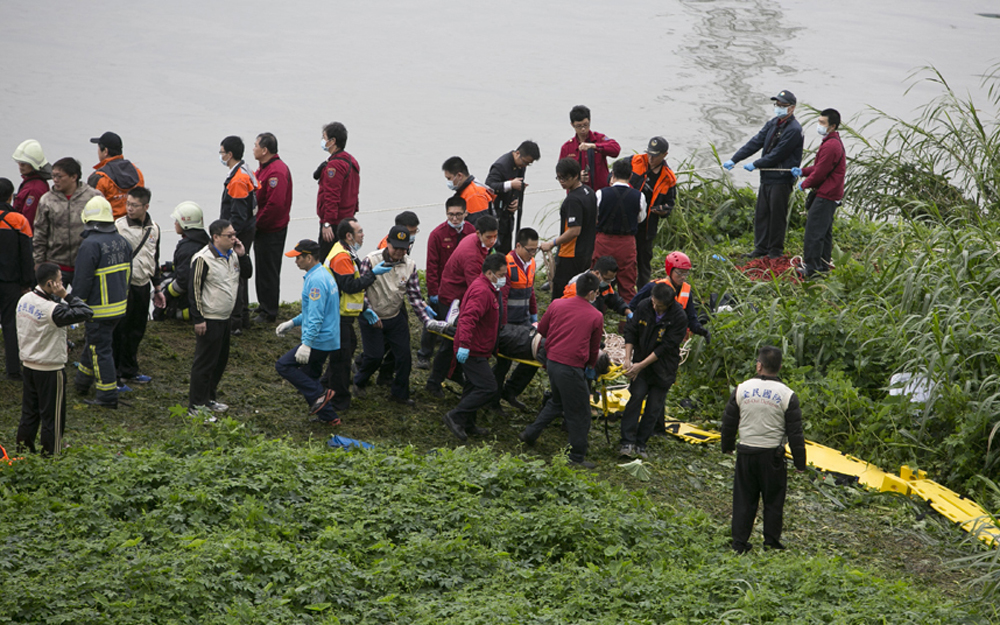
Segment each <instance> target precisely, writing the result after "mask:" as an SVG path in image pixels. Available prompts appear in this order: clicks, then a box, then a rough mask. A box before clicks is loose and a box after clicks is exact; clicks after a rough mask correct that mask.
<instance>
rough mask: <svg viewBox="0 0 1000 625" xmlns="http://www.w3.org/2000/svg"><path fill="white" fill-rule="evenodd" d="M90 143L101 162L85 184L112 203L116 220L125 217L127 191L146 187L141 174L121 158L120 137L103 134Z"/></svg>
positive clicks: (107, 133) (108, 133) (129, 162)
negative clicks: (94, 144)
mask: <svg viewBox="0 0 1000 625" xmlns="http://www.w3.org/2000/svg"><path fill="white" fill-rule="evenodd" d="M90 142H91V143H96V144H97V158H98V160H99V161H100V162H99V163H97V164H96V165H94V170H95V171H94V173H92V174H90V178H88V179H87V184H88V185H90V186H91V187H93V188H95V189H97V190H98V191H100V192H101V195H103V196H104V198H105V199H107V201H108V202H110V203H111V210H112V212H113V213H114V216H115V219H121V218H122V217H124V216H125V202H126V199H125V196H126V194H127V193H128V191H129V189H131V188H133V187H137V186H138V187H143V186H146V181H145V179H144V178H143V177H142V171H140V170H139V168H138V167H136V166H135V164H133V163H132V161H129V160H127V159H126V158H125V157H124V156H122V138H121V137H119V136H118V135H117V134H115V133H113V132H106V133H104V134H103V135H101V136H100V137H94V138H93V139H91V140H90Z"/></svg>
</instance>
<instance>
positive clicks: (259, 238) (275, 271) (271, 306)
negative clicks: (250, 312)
mask: <svg viewBox="0 0 1000 625" xmlns="http://www.w3.org/2000/svg"><path fill="white" fill-rule="evenodd" d="M287 235H288V228H282V229H281V230H278V231H277V232H260V231H257V234H256V236H255V237H254V244H255V245H256V246H257V247H255V248H254V251H253V259H254V287H255V288H256V289H257V303H258V304H260V307H259V308H258V314H260V313H263V314H264V315H266V316H267V317H268V318H270V319H274V318H275V317H277V316H278V296H279V294H280V292H281V259H282V258H283V256H284V253H285V237H286V236H287ZM325 259H326V257H325V256H324V257H323V258H321V259H320V260H321V261H322V260H325Z"/></svg>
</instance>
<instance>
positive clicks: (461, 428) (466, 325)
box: [443, 254, 507, 442]
mask: <svg viewBox="0 0 1000 625" xmlns="http://www.w3.org/2000/svg"><path fill="white" fill-rule="evenodd" d="M506 282H507V259H506V258H505V257H504V256H502V255H500V254H490V255H489V256H487V257H486V259H485V260H483V265H482V273H481V274H480V275H479V277H478V278H476V279H475V280H474V281H473V282H472V284H470V285H469V289H468V291H466V293H465V296H464V297H463V298H462V308H461V310H460V311H459V313H458V321H457V323H456V328H455V340H454V343H453V349H454V350H455V359H456V360H457V361H458V362H460V363H462V372H463V374H464V376H465V384H464V385H463V387H462V398H461V399H460V400H459V402H458V405H457V406H455V407H454V408H453V409H452V410H450V411H448V412H447V413H445V415H444V417H443V420H444V424H445V425H446V426H447V427H448V429H449V430H451V433H452V434H454V435H455V436H456V437H458V440H460V441H462V442H465V441H466V440H468V438H469V435H470V434H472V435H473V436H480V437H482V436H489V433H490V431H489V430H488V429H486V428H481V427H479V426H477V425H476V413H477V412H478V411H479V409H480V408H485V407H486V406H488V405H489V404H490V403H491V402H492V401H493V398H494V397H495V396H496V394H497V381H496V379H495V378H494V376H493V372H492V371H491V370H490V363H489V358H490V356H492V355H494V354H496V350H497V339H498V337H499V335H500V327H501V326H502V325H503V324H504V308H503V303H502V301H501V300H502V299H503V295H501V293H500V290H501V289H503V288H504V285H505V284H506Z"/></svg>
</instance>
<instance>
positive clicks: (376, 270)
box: [372, 261, 392, 276]
mask: <svg viewBox="0 0 1000 625" xmlns="http://www.w3.org/2000/svg"><path fill="white" fill-rule="evenodd" d="M390 271H392V267H386V266H385V261H382V262H380V263H379V264H377V265H375V266H374V267H372V273H373V274H375V275H376V276H381V275H382V274H384V273H389V272H390Z"/></svg>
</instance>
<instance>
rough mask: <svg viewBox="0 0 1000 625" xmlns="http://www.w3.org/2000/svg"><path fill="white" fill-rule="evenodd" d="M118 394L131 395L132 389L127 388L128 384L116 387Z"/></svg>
mask: <svg viewBox="0 0 1000 625" xmlns="http://www.w3.org/2000/svg"><path fill="white" fill-rule="evenodd" d="M118 392H119V393H131V392H132V387H131V386H129V385H128V384H121V385H119V387H118Z"/></svg>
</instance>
